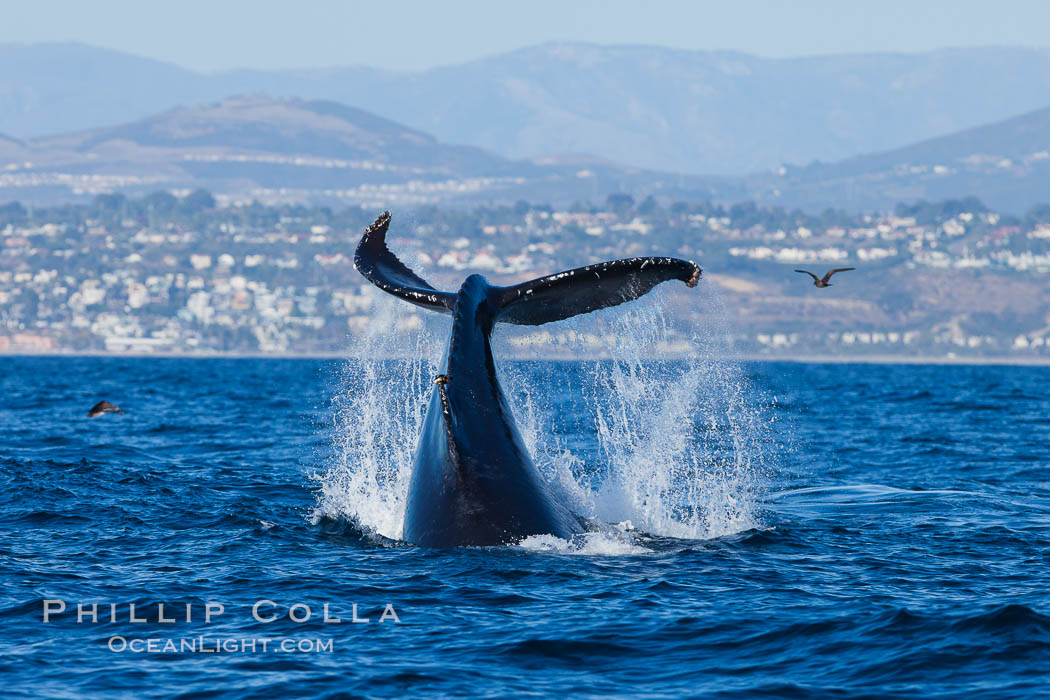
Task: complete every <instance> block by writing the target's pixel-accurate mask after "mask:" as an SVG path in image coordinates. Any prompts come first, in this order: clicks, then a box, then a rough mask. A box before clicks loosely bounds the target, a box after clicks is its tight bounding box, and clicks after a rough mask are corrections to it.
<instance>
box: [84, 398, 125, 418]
mask: <svg viewBox="0 0 1050 700" xmlns="http://www.w3.org/2000/svg"><path fill="white" fill-rule="evenodd" d="M123 412H124V411H121V410H120V409H119V408H117V407H116V406H114V405H113V404H111V403H110V402H109V401H99V402H98V403H97V404H95V405H94V406H92V407H91V410H90V411H88V418H98V417H99V416H101V415H102V414H103V413H123Z"/></svg>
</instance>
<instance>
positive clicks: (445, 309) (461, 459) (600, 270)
mask: <svg viewBox="0 0 1050 700" xmlns="http://www.w3.org/2000/svg"><path fill="white" fill-rule="evenodd" d="M389 226H390V212H386V213H384V214H383V215H382V216H380V217H379V218H378V219H377V220H376V222H375V223H374V224H373V225H372V226H370V227H368V229H367V230H366V231H365V234H364V236H363V237H362V239H361V243H360V245H358V247H357V253H356V254H355V256H354V267H355V268H356V269H357V270H358V271H359V272H360V273H361V274H362V275H364V276H365V278H366V279H368V281H370V282H371V283H372V284H374V285H376V286H377V287H379V288H380V289H382V290H383V291H385V292H388V293H390V294H393V295H394V296H396V297H399V298H401V299H404V300H405V301H407V302H410V303H412V304H415V305H417V306H422V307H423V308H425V309H430V310H432V311H438V312H441V313H447V314H452V333H451V336H450V337H449V340H448V346H447V349H446V350H445V357H444V360H443V361H442V369H441V373H440V374H438V375H437V376H436V377H435V378H434V387H433V390H432V391H431V398H430V403H429V405H428V407H427V412H426V417H425V418H424V422H423V431H422V433H421V434H420V436H419V442H418V444H417V447H416V456H415V461H414V464H413V468H412V478H411V482H410V484H409V491H408V503H407V508H406V511H405V526H404V538H405V540H407V541H409V542H413V543H415V544H418V545H423V546H428V547H458V546H467V545H476V546H485V545H498V544H507V543H513V542H520V541H521V540H522V539H524V538H526V537H529V536H531V535H545V534H549V535H554V536H556V537H560V538H562V539H569V538H571V537H572V536H573V535H575V534H578V533H581V532H583V530H584V527H583V523H582V521H581V519H580V518H579V517H578V516H576V515H574V514H573V513H572V512H571V511H570V510H569V509H568V507H566V506H565V505H564V504H563V503H561V502H559V501H558V500H557V499H556V498H555V496H554V494H553V493H552V492H551V490H550V488H549V487H548V486H547V484H545V483H544V482H543V480H542V479H541V477H540V475H539V472H538V471H537V469H536V467H535V465H534V464H533V462H532V459H531V458H530V457H529V454H528V451H527V450H526V449H525V443H524V441H523V440H522V438H521V434H520V433H519V432H518V428H517V426H516V425H515V424H514V417H513V415H512V413H511V409H510V406H509V404H508V403H507V398H506V396H504V394H503V390H502V388H501V387H500V385H499V380H498V379H497V377H496V365H495V361H494V359H493V357H492V347H491V345H490V342H489V336H490V335H491V333H492V330H493V327H494V326H495V325H496V323H514V324H519V325H530V326H534V325H540V324H543V323H550V322H552V321H560V320H562V319H566V318H570V317H572V316H576V315H577V314H583V313H587V312H590V311H595V310H597V309H602V308H605V307H608V306H615V305H617V304H622V303H624V302H627V301H631V300H633V299H637V298H638V297H640V296H642V295H643V294H645V293H647V292H648V291H649V290H651V289H652V288H653V287H655V286H656V285H658V284H660V283H661V282H665V281H668V280H675V279H677V280H680V281H682V282H685V283H686V284H687V285H688V286H690V287H695V286H696V284H697V282H698V281H699V279H700V268H699V267H698V266H697V265H696V263H693V262H689V261H686V260H678V259H676V258H630V259H627V260H614V261H611V262H604V263H599V264H597V265H588V266H587V267H582V268H578V269H575V270H568V271H566V272H559V273H558V274H555V275H550V276H548V277H541V278H539V279H535V280H532V281H530V282H524V283H522V284H516V285H512V286H509V287H499V286H495V285H491V284H489V283H488V282H487V281H486V280H485V278H484V277H482V276H481V275H471V276H469V277H467V279H466V280H465V281H464V282H463V284H462V286H461V287H460V289H459V291H458V292H456V293H452V292H443V291H439V290H437V289H435V288H434V287H432V286H431V285H430V284H428V283H427V282H426V281H425V280H424V279H423V278H421V277H419V276H418V275H416V274H415V273H414V272H412V270H410V269H409V268H408V267H406V266H405V265H404V264H403V263H402V262H401V261H400V260H398V259H397V257H395V256H394V254H393V253H391V252H390V250H389V249H388V248H387V245H386V233H387V229H388V228H389Z"/></svg>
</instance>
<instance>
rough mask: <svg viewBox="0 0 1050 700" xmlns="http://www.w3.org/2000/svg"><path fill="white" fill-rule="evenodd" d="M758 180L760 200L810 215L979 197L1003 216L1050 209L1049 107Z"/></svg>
mask: <svg viewBox="0 0 1050 700" xmlns="http://www.w3.org/2000/svg"><path fill="white" fill-rule="evenodd" d="M781 173H782V174H779V175H756V176H752V177H750V178H748V179H747V186H746V189H747V190H748V191H749V192H750V193H751V195H752V196H753V197H754V198H756V199H758V200H759V201H762V202H765V203H775V202H782V203H784V204H787V205H790V206H801V207H803V208H806V209H811V210H812V209H823V208H825V207H839V208H844V209H850V210H857V209H869V210H872V209H874V210H884V209H886V208H887V207H888V206H892V204H893V203H894V202H899V201H913V200H916V199H926V200H931V201H933V200H939V199H946V198H955V197H961V196H964V195H975V196H977V197H979V198H980V199H981V200H983V201H984V202H985V203H986V204H988V205H991V206H993V207H994V208H996V209H999V210H1001V211H1009V212H1018V213H1019V212H1022V211H1024V210H1026V209H1028V208H1029V207H1031V206H1032V205H1034V204H1041V203H1050V108H1047V109H1041V110H1037V111H1035V112H1030V113H1028V114H1024V115H1021V116H1018V117H1013V118H1011V119H1006V120H1003V121H1000V122H996V123H994V124H986V125H984V126H980V127H977V128H973V129H966V130H963V131H959V132H956V133H953V134H948V135H946V136H941V137H938V138H935V139H929V140H926V141H921V142H919V143H916V144H912V145H910V146H906V147H903V148H896V149H893V150H890V151H885V152H882V153H874V154H870V155H863V156H857V157H854V158H848V159H846V160H842V161H840V162H838V163H833V164H821V163H816V164H812V165H810V166H808V167H804V168H784V169H783V170H782V171H781Z"/></svg>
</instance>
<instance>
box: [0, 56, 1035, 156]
mask: <svg viewBox="0 0 1050 700" xmlns="http://www.w3.org/2000/svg"><path fill="white" fill-rule="evenodd" d="M249 93H266V94H270V95H273V96H277V97H282V96H283V97H300V98H307V99H317V100H330V101H337V102H340V103H343V104H347V105H353V106H355V107H357V108H360V109H363V110H366V111H367V112H369V113H371V114H376V115H381V116H382V117H384V118H387V119H390V120H393V121H396V122H399V123H401V124H405V125H408V127H410V128H411V129H415V130H418V131H420V132H425V133H428V134H433V135H434V137H435V138H436V139H439V140H441V141H443V142H446V143H457V144H465V145H469V146H474V147H478V148H483V149H485V150H486V151H489V152H491V153H493V154H498V155H499V156H502V157H504V158H510V159H529V158H536V157H540V156H543V155H545V154H550V153H564V152H575V153H590V154H593V155H595V156H597V157H600V158H605V159H609V160H612V161H615V162H620V163H628V164H630V165H632V166H635V167H641V168H647V169H650V170H657V171H670V172H684V173H693V174H720V175H729V176H742V175H745V174H747V173H753V172H756V171H763V170H771V169H774V168H777V167H779V166H780V165H782V164H789V165H791V164H793V165H795V166H800V165H805V164H807V163H810V162H811V161H814V160H820V161H824V162H836V161H840V160H843V159H846V158H851V157H854V156H856V155H857V154H860V153H875V152H886V151H891V150H892V149H896V148H900V147H901V146H902V145H903V144H908V143H916V142H919V141H923V140H925V139H932V138H936V137H939V136H942V135H944V134H948V133H952V132H956V131H960V130H965V129H971V128H973V127H977V126H979V125H982V124H986V123H991V122H995V121H999V120H1003V119H1007V118H1010V117H1013V116H1015V115H1017V114H1021V113H1024V112H1029V111H1032V110H1035V109H1039V108H1043V107H1046V106H1047V105H1048V104H1050V51H1047V50H1038V49H1021V48H975V49H951V50H941V51H933V52H926V53H917V54H869V55H840V56H820V57H811V58H796V59H765V58H758V57H755V56H749V55H744V54H739V53H729V52H698V51H677V50H671V49H663V48H654V47H642V46H594V45H588V44H578V43H554V44H545V45H541V46H536V47H532V48H527V49H522V50H519V51H514V52H510V53H506V54H501V55H498V56H493V57H490V58H485V59H481V60H477V61H473V62H470V63H466V64H462V65H457V66H449V67H444V68H435V69H432V70H427V71H421V72H417V73H391V72H387V71H381V70H376V69H372V68H366V67H352V68H332V69H316V70H288V71H251V70H238V71H227V72H221V73H212V74H205V73H197V72H194V71H189V70H185V69H182V68H179V67H177V66H173V65H170V64H166V63H162V62H159V61H153V60H149V59H143V58H139V57H136V56H131V55H128V54H123V53H118V52H114V51H109V50H104V49H98V48H93V47H89V46H83V45H78V44H41V45H28V46H27V45H15V44H7V45H2V46H0V132H2V133H6V134H8V135H10V136H12V137H14V138H19V139H29V138H32V137H40V136H44V135H47V134H53V133H61V132H71V131H82V130H84V129H90V128H99V127H106V126H109V125H112V124H116V123H125V122H133V121H135V120H138V119H142V118H144V117H147V116H148V115H151V114H155V113H158V112H161V111H163V110H167V109H171V108H174V107H176V106H180V105H187V104H199V103H202V102H209V101H216V100H220V99H224V98H226V97H227V96H229V95H233V94H249Z"/></svg>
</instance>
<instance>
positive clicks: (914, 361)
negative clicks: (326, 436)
mask: <svg viewBox="0 0 1050 700" xmlns="http://www.w3.org/2000/svg"><path fill="white" fill-rule="evenodd" d="M0 357H24V358H99V359H150V358H153V359H163V360H349V359H353V357H355V356H354V355H350V354H349V353H336V352H302V353H262V352H258V353H251V352H214V353H185V352H181V353H180V352H151V353H135V352H105V351H87V352H76V351H72V350H70V351H56V352H0ZM410 357H411V356H409V355H398V356H391V357H389V358H386V359H391V360H394V359H408V358H410ZM687 357H689V356H688V355H685V354H675V355H664V356H659V357H653V358H652V359H654V360H661V361H673V360H682V359H686V358H687ZM505 359H507V360H512V361H530V360H532V361H549V362H571V361H574V360H581V359H590V360H594V359H598V360H604V359H609V358H608V355H604V354H603V355H601V356H598V357H595V356H590V357H586V358H582V357H579V356H574V355H565V354H557V355H556V354H552V355H549V356H513V355H512V356H508V357H506V358H505ZM712 359H717V360H721V361H726V362H745V363H746V362H755V363H757V362H768V363H774V362H782V363H792V364H809V365H825V364H826V365H832V364H834V365H848V364H856V365H960V366H1003V367H1050V356H1045V357H1003V356H990V357H967V356H963V357H948V356H945V355H932V356H923V355H859V356H856V357H848V356H842V355H800V356H783V357H778V356H769V355H754V354H746V353H745V354H740V355H725V356H718V357H713V358H712Z"/></svg>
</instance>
